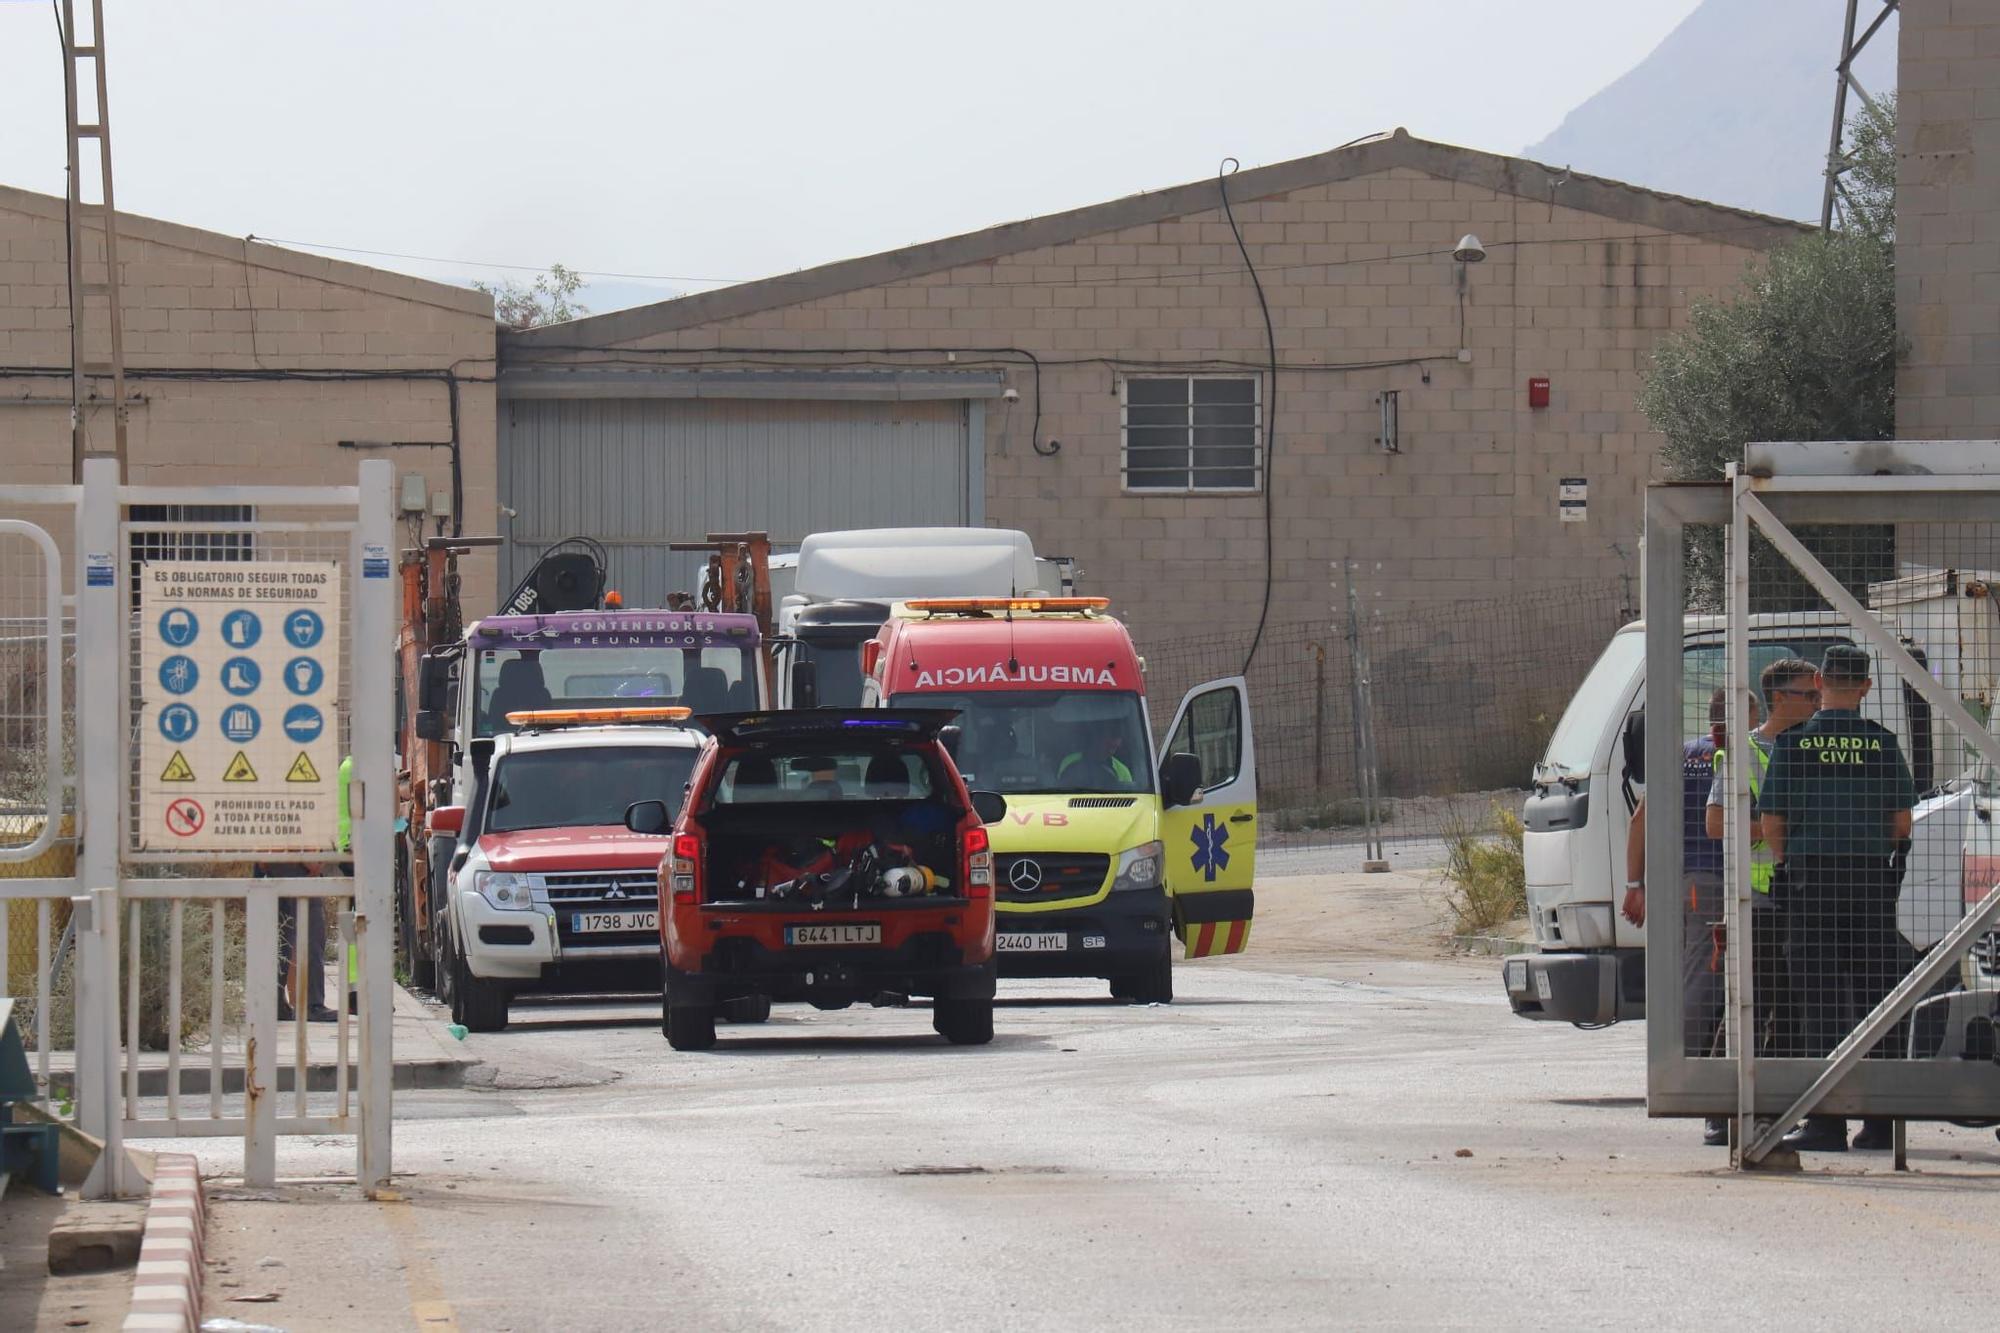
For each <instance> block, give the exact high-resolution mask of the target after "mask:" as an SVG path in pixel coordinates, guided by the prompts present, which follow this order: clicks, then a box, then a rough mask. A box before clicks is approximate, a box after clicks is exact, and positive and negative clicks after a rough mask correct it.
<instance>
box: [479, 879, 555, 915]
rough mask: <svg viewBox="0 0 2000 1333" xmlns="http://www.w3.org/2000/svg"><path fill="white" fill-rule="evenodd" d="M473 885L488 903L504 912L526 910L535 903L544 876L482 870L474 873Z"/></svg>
mask: <svg viewBox="0 0 2000 1333" xmlns="http://www.w3.org/2000/svg"><path fill="white" fill-rule="evenodd" d="M472 886H473V887H474V888H475V889H478V890H479V896H480V897H482V898H484V899H485V900H486V901H487V903H488V904H490V905H491V906H493V907H497V908H499V909H500V910H501V911H503V912H525V911H529V910H530V909H532V908H533V907H534V905H535V890H536V889H539V888H540V887H542V877H541V876H540V875H513V874H508V873H507V872H506V871H501V870H481V871H478V872H476V873H475V874H474V875H473V877H472Z"/></svg>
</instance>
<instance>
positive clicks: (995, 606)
mask: <svg viewBox="0 0 2000 1333" xmlns="http://www.w3.org/2000/svg"><path fill="white" fill-rule="evenodd" d="M904 605H905V606H907V607H909V608H910V610H912V611H1102V610H1103V609H1104V608H1105V607H1107V606H1109V605H1111V599H1110V598H1109V597H924V598H919V599H918V600H916V601H913V602H905V603H904Z"/></svg>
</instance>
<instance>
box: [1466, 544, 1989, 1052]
mask: <svg viewBox="0 0 2000 1333" xmlns="http://www.w3.org/2000/svg"><path fill="white" fill-rule="evenodd" d="M1976 586H1979V585H1978V584H1977V582H1976V581H1974V580H1972V579H1971V578H1970V576H1967V577H1965V578H1961V577H1960V576H1959V575H1957V574H1956V573H1954V572H1953V571H1950V570H1936V571H1925V572H1922V573H1918V574H1914V575H1912V576H1910V577H1907V578H1902V579H1896V580H1893V581H1891V582H1888V583H1881V584H1876V585H1874V586H1873V587H1871V588H1870V590H1869V591H1870V598H1869V600H1870V604H1871V606H1873V607H1874V608H1876V609H1878V610H1879V611H1881V612H1882V614H1883V618H1884V620H1885V621H1886V622H1888V623H1890V624H1891V625H1892V627H1896V628H1898V630H1899V632H1900V633H1902V635H1903V637H1904V642H1905V643H1906V645H1908V646H1909V648H1910V649H1911V651H1912V652H1913V653H1915V654H1916V655H1917V656H1918V659H1919V660H1920V661H1923V662H1924V663H1925V664H1926V665H1927V666H1929V667H1930V668H1931V670H1932V671H1933V673H1934V674H1936V675H1937V677H1938V679H1939V680H1940V681H1942V682H1944V683H1946V684H1947V685H1949V686H1952V687H1954V688H1957V689H1958V690H1959V692H1960V693H1961V695H1962V696H1964V697H1967V698H1974V697H1977V696H1980V695H1984V694H1990V693H1991V690H1992V685H1993V682H1991V681H1989V680H1984V679H1980V678H1977V677H1978V676H1979V672H1980V671H1981V670H1985V671H1989V672H1990V670H1991V667H1990V664H1991V663H1993V662H1994V661H1995V660H1996V658H1995V656H1994V655H1993V652H1992V650H1991V648H1990V646H1987V643H1986V641H1985V640H1984V639H1979V640H1978V641H1977V642H1974V640H1973V638H1972V637H1969V636H1977V635H1984V634H1990V633H1992V632H1993V629H1994V628H2000V622H1996V623H1995V626H1994V627H1993V628H1981V625H1980V624H1978V623H1975V622H1974V621H1973V620H1971V619H1967V620H1965V621H1964V622H1963V623H1962V622H1961V618H1960V617H1959V615H1958V608H1956V607H1943V606H1940V605H1938V604H1939V603H1951V602H1955V601H1965V600H1968V599H1970V598H1972V597H1973V594H1971V593H1968V592H1967V591H1966V590H1967V588H1968V587H1976ZM1920 605H1921V606H1922V607H1923V610H1922V613H1921V614H1917V611H1916V608H1917V607H1919V606H1920ZM1976 612H1977V614H1982V615H1984V616H1985V617H1986V618H1988V619H1989V620H1990V619H1992V618H1993V616H1994V610H1993V608H1991V607H1990V606H1982V607H1979V608H1976ZM1982 623H1983V622H1982ZM1726 633H1727V622H1726V620H1725V618H1724V617H1721V616H1689V617H1688V618H1687V620H1686V629H1685V639H1684V647H1683V653H1684V657H1683V662H1682V672H1683V674H1682V680H1683V704H1682V709H1681V716H1680V717H1679V718H1678V719H1674V720H1672V721H1671V722H1670V723H1669V725H1674V726H1677V727H1678V728H1679V730H1680V735H1681V737H1682V739H1692V738H1695V737H1699V736H1704V735H1706V734H1707V733H1708V701H1709V696H1710V693H1711V692H1712V691H1713V690H1714V689H1715V687H1716V686H1718V685H1720V684H1722V683H1723V681H1724V679H1725V661H1724V654H1725V651H1726ZM1857 639H1858V636H1856V635H1855V634H1854V633H1853V631H1852V630H1851V628H1850V627H1849V626H1848V625H1847V624H1846V623H1845V621H1843V620H1842V618H1841V617H1840V616H1838V615H1835V614H1833V613H1831V612H1816V611H1815V612H1791V613H1780V614H1770V615H1757V616H1752V617H1751V618H1750V678H1751V680H1752V681H1753V682H1755V681H1756V679H1757V677H1758V675H1759V674H1760V673H1761V672H1762V671H1763V669H1764V668H1765V666H1767V665H1768V664H1769V663H1771V662H1774V661H1776V660H1778V659H1780V658H1785V657H1797V658H1802V659H1804V660H1805V661H1808V662H1812V663H1814V664H1817V663H1818V662H1819V661H1820V659H1821V658H1822V657H1823V656H1824V655H1825V653H1826V650H1827V648H1829V647H1830V646H1832V645H1833V644H1836V643H1854V642H1856V641H1857ZM1862 646H1863V647H1866V646H1867V645H1866V644H1865V643H1864V644H1863V645H1862ZM1869 655H1870V657H1871V658H1873V659H1875V663H1874V668H1873V670H1874V675H1875V679H1876V680H1877V681H1878V682H1892V681H1894V680H1896V675H1895V673H1894V672H1893V671H1891V670H1890V669H1889V667H1888V666H1887V664H1886V663H1884V662H1883V661H1881V660H1880V657H1879V654H1877V653H1876V652H1875V651H1874V650H1873V649H1869ZM1645 691H1646V635H1645V625H1644V623H1643V622H1634V623H1632V624H1629V625H1626V626H1624V627H1623V628H1621V629H1619V630H1618V631H1617V632H1616V633H1615V634H1613V635H1612V637H1611V642H1610V644H1609V645H1607V646H1606V648H1605V650H1604V652H1603V654H1602V655H1601V656H1600V657H1599V658H1598V659H1597V662H1596V664H1595V665H1594V666H1592V667H1591V669H1590V673H1589V674H1588V675H1587V676H1585V677H1584V681H1583V684H1582V685H1581V686H1579V687H1578V689H1577V692H1576V694H1575V695H1574V696H1573V697H1572V698H1571V700H1570V703H1569V707H1568V708H1566V709H1565V710H1564V712H1563V716H1562V720H1561V721H1560V722H1559V723H1558V724H1557V725H1556V729H1555V732H1554V733H1553V734H1552V735H1551V737H1550V738H1549V744H1548V748H1547V750H1546V751H1545V752H1544V754H1543V756H1542V758H1541V760H1540V761H1539V762H1538V763H1537V764H1536V765H1535V771H1534V778H1533V793H1532V794H1531V795H1530V796H1529V797H1528V799H1527V801H1526V803H1525V805H1524V807H1523V809H1522V814H1521V822H1522V826H1523V830H1524V831H1523V835H1522V854H1523V860H1524V863H1525V871H1526V879H1527V897H1528V918H1529V923H1530V925H1531V926H1532V928H1533V930H1534V937H1535V952H1533V953H1526V954H1517V955H1515V956H1514V957H1511V958H1509V959H1507V960H1506V961H1505V962H1504V963H1503V964H1502V969H1501V976H1502V981H1503V984H1504V985H1505V988H1506V991H1507V999H1508V1002H1509V1004H1510V1005H1511V1006H1512V1007H1513V1010H1514V1012H1515V1013H1516V1014H1517V1015H1519V1016H1520V1017H1522V1018H1529V1019H1537V1020H1542V1021H1553V1022H1564V1023H1574V1024H1577V1025H1578V1026H1582V1027H1596V1026H1602V1025H1605V1024H1609V1023H1615V1022H1619V1021H1622V1020H1629V1019H1636V1018H1644V1017H1645V1016H1646V982H1645V977H1646V973H1645V952H1644V950H1645V930H1644V929H1643V928H1642V927H1639V926H1635V925H1633V924H1632V923H1631V922H1629V921H1627V920H1625V918H1624V917H1623V916H1622V915H1621V914H1620V912H1619V910H1618V909H1619V902H1620V899H1622V897H1623V895H1624V883H1625V840H1626V833H1627V830H1628V829H1629V828H1630V826H1631V822H1632V814H1633V811H1634V809H1635V808H1636V806H1637V803H1638V800H1639V797H1640V795H1641V794H1642V792H1643V785H1642V784H1641V783H1639V782H1638V781H1637V780H1636V779H1635V778H1634V776H1633V772H1632V769H1631V768H1629V767H1628V765H1627V761H1626V749H1627V747H1626V736H1627V733H1628V730H1629V729H1631V728H1632V727H1633V726H1634V722H1635V719H1637V718H1638V717H1639V716H1640V714H1641V711H1642V709H1643V707H1644V704H1645ZM1862 711H1863V713H1864V714H1865V715H1867V716H1870V717H1872V718H1874V719H1875V720H1876V721H1877V722H1880V723H1881V724H1882V725H1883V726H1885V727H1888V728H1889V729H1890V730H1891V731H1893V732H1895V733H1896V736H1897V739H1898V741H1899V742H1900V743H1901V745H1902V748H1903V753H1904V754H1905V755H1906V756H1907V757H1908V758H1909V761H1910V767H1911V772H1912V775H1913V776H1914V777H1915V779H1916V783H1917V789H1918V790H1919V791H1920V792H1925V793H1931V792H1933V791H1934V789H1936V788H1938V787H1939V786H1940V785H1941V784H1943V783H1945V782H1946V781H1947V780H1948V779H1952V778H1956V777H1958V775H1959V769H1960V768H1961V767H1962V766H1963V764H1962V759H1963V756H1962V755H1961V754H1959V753H1958V752H1957V747H1956V746H1955V744H1953V743H1952V742H1951V740H1950V738H1949V737H1948V735H1947V734H1946V729H1944V728H1942V727H1940V726H1938V725H1936V724H1934V722H1933V720H1932V717H1931V709H1930V706H1929V705H1928V704H1927V703H1925V702H1924V701H1923V699H1922V698H1921V697H1919V696H1918V695H1917V693H1916V691H1915V690H1913V689H1910V688H1908V687H1903V688H1901V689H1897V688H1883V687H1882V686H1881V685H1879V684H1878V686H1877V688H1876V689H1874V690H1872V691H1871V692H1870V693H1869V695H1868V698H1867V700H1866V702H1865V703H1864V705H1863V709H1862ZM1679 781H1680V778H1679V775H1678V774H1668V775H1664V776H1663V777H1662V778H1661V781H1660V787H1661V791H1662V792H1663V793H1669V794H1670V795H1662V797H1661V798H1660V800H1659V801H1658V802H1656V808H1658V809H1659V811H1660V812H1661V814H1662V816H1663V817H1666V818H1675V819H1678V818H1679V817H1680V815H1679V803H1680V801H1679V792H1678V787H1677V784H1678V783H1679ZM1947 795H1948V793H1947ZM1968 801H1969V797H1968V798H1965V799H1962V800H1960V801H1958V802H1956V803H1955V804H1954V803H1951V802H1948V801H1946V800H1942V799H1937V800H1933V801H1927V802H1926V803H1925V805H1923V806H1920V807H1919V809H1918V816H1919V819H1918V828H1919V830H1920V832H1919V837H1924V836H1927V835H1926V834H1925V833H1924V832H1923V831H1922V830H1924V828H1925V824H1926V823H1927V822H1928V821H1927V820H1926V819H1925V815H1926V814H1927V813H1930V812H1932V811H1936V812H1938V813H1939V814H1940V815H1942V814H1944V813H1946V812H1947V811H1951V810H1960V809H1964V810H1969V809H1970V806H1969V804H1968ZM1945 827H1946V825H1945V822H1944V821H1943V820H1942V819H1940V821H1939V822H1938V823H1937V824H1936V825H1934V826H1932V828H1931V829H1930V832H1929V835H1928V836H1943V830H1944V829H1945ZM1947 863H1948V864H1949V865H1950V866H1951V867H1956V866H1957V864H1958V858H1956V857H1950V856H1926V857H1913V858H1912V865H1913V866H1915V865H1925V866H1945V865H1946V864H1947ZM1959 893H1960V889H1959V875H1958V874H1957V873H1955V872H1950V873H1945V872H1940V873H1927V874H1926V875H1919V874H1917V873H1915V872H1914V871H1913V873H1912V874H1911V875H1910V877H1909V878H1908V879H1906V881H1905V883H1904V898H1903V918H1904V933H1905V934H1906V935H1907V936H1910V937H1911V938H1912V939H1913V941H1914V940H1919V939H1921V938H1922V937H1923V936H1926V935H1928V936H1929V939H1930V940H1934V939H1935V938H1936V937H1937V936H1938V935H1940V934H1942V926H1941V925H1940V923H1941V922H1942V923H1943V925H1944V926H1948V924H1949V920H1955V919H1956V918H1957V915H1958V913H1959V912H1960V911H1961V910H1962V908H1961V906H1960V898H1959ZM1924 942H1929V941H1928V940H1926V941H1924Z"/></svg>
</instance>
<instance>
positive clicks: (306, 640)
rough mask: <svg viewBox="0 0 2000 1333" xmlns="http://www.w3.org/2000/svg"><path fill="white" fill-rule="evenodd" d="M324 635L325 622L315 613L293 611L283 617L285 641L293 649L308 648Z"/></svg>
mask: <svg viewBox="0 0 2000 1333" xmlns="http://www.w3.org/2000/svg"><path fill="white" fill-rule="evenodd" d="M324 633H326V622H325V621H323V620H321V619H320V618H319V612H317V611H305V610H299V611H294V612H292V613H291V614H290V615H288V616H286V617H285V640H286V642H288V643H290V644H291V645H292V647H294V648H310V647H312V646H313V645H314V644H316V643H318V642H319V640H320V636H321V635H322V634H324Z"/></svg>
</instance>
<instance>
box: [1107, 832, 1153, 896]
mask: <svg viewBox="0 0 2000 1333" xmlns="http://www.w3.org/2000/svg"><path fill="white" fill-rule="evenodd" d="M1165 854H1166V849H1165V848H1163V847H1161V846H1160V844H1159V843H1157V842H1149V843H1145V844H1143V845H1142V846H1138V847H1134V848H1131V849H1130V850H1128V851H1123V852H1120V853H1118V877H1117V878H1116V879H1114V880H1112V881H1111V891H1112V892H1113V893H1121V892H1123V891H1125V890H1127V889H1157V888H1159V887H1160V860H1161V857H1163V856H1164V855H1165Z"/></svg>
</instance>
